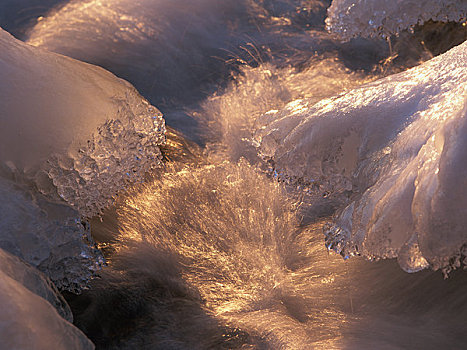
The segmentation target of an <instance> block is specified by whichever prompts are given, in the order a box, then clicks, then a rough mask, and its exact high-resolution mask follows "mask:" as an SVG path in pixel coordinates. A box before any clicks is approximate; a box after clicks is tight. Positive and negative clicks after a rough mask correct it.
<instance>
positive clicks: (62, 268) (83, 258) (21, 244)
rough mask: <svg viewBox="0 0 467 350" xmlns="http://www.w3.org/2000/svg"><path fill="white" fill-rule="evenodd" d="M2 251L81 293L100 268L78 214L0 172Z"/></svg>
mask: <svg viewBox="0 0 467 350" xmlns="http://www.w3.org/2000/svg"><path fill="white" fill-rule="evenodd" d="M0 196H1V198H2V201H0V248H3V249H4V250H6V251H8V252H10V253H12V254H14V255H16V256H18V257H20V258H21V259H23V260H25V261H26V262H28V263H29V264H31V265H33V266H35V267H37V268H38V269H39V270H41V271H42V272H44V273H45V274H46V275H48V276H49V277H50V278H51V279H52V280H53V281H54V283H55V284H56V285H57V287H59V288H61V289H67V290H69V291H72V292H79V291H80V290H81V289H82V288H83V287H84V286H86V283H87V281H88V280H89V279H90V277H91V276H92V275H93V273H94V271H95V270H96V269H98V268H99V265H100V261H101V255H100V253H99V251H98V250H97V249H95V248H93V244H92V238H91V235H90V232H89V229H86V227H84V226H83V225H82V223H81V221H80V220H79V213H78V212H76V211H75V210H73V209H71V208H69V207H68V206H67V205H65V204H64V203H61V204H60V203H53V202H50V201H48V200H47V198H45V197H44V196H43V195H41V194H39V193H37V192H36V191H34V189H32V188H30V186H27V185H26V184H24V183H23V184H20V183H18V182H16V181H13V179H11V178H10V179H8V176H7V173H6V171H4V172H3V173H2V172H0Z"/></svg>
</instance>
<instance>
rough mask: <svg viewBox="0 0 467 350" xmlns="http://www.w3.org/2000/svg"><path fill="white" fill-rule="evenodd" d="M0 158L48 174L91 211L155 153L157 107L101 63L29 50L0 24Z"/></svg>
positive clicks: (159, 124) (43, 182) (39, 179)
mask: <svg viewBox="0 0 467 350" xmlns="http://www.w3.org/2000/svg"><path fill="white" fill-rule="evenodd" d="M0 61H1V62H2V64H1V65H0V80H1V81H2V84H1V86H0V125H1V127H0V139H1V144H0V146H1V147H0V163H2V164H6V165H7V166H8V167H9V168H10V169H11V170H12V171H14V172H16V173H19V174H24V175H25V176H26V177H27V178H30V179H34V181H35V182H36V184H37V186H38V188H39V189H40V190H41V191H43V192H45V193H46V194H48V195H50V194H51V192H52V191H53V189H51V188H48V186H47V178H48V179H50V180H52V181H53V184H54V185H55V187H56V188H57V191H58V194H59V195H60V197H61V198H63V199H64V200H66V201H67V202H68V203H69V204H71V205H72V206H73V207H74V208H75V209H77V210H79V211H80V213H81V214H83V215H86V216H90V215H93V214H96V213H97V212H99V210H101V209H102V208H103V207H105V206H106V205H108V204H109V202H110V201H111V198H112V196H113V195H115V193H116V192H117V191H118V190H119V189H121V188H122V187H123V184H124V183H125V182H126V181H134V180H137V179H138V178H139V177H140V176H142V174H144V172H145V171H147V170H149V169H150V168H151V167H153V166H157V165H158V164H159V162H160V159H161V154H160V151H159V148H158V145H160V144H161V143H163V142H164V140H165V136H164V131H165V127H164V121H163V118H162V115H161V113H160V112H159V111H158V110H157V109H156V108H155V107H153V106H151V105H150V104H149V103H148V102H147V101H146V100H145V99H143V98H142V97H141V96H139V94H138V93H137V91H136V90H135V89H134V88H133V87H132V86H131V85H130V84H128V83H127V82H125V81H123V80H121V79H118V78H117V77H115V76H114V75H113V74H111V73H110V72H107V71H105V70H104V69H102V68H99V67H96V66H92V65H89V64H85V63H82V62H78V61H76V60H73V59H70V58H68V57H64V56H61V55H57V54H53V53H50V52H47V51H44V50H42V49H38V48H34V47H32V46H30V45H27V44H24V43H22V42H20V41H18V40H15V39H14V38H13V37H12V36H11V35H9V34H8V33H7V32H5V31H3V30H0Z"/></svg>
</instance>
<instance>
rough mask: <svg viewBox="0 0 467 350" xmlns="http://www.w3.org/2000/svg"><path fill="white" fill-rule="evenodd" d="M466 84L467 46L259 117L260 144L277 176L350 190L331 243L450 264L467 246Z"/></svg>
mask: <svg viewBox="0 0 467 350" xmlns="http://www.w3.org/2000/svg"><path fill="white" fill-rule="evenodd" d="M466 86H467V42H466V43H464V44H462V45H459V46H458V47H455V48H453V49H451V50H450V51H449V52H447V53H446V54H444V55H441V56H438V57H436V58H434V59H432V60H430V61H428V62H426V63H424V64H422V65H420V66H418V67H415V68H413V69H410V70H408V71H406V72H403V73H400V74H396V75H392V76H389V77H387V78H384V79H381V80H378V81H375V82H372V83H369V84H365V85H362V86H361V87H359V88H357V89H354V90H352V91H350V92H346V93H343V94H341V95H338V96H335V97H333V98H329V99H324V100H321V101H320V102H318V103H316V104H312V105H310V104H308V101H307V100H306V99H305V100H299V101H294V102H292V103H290V104H289V105H288V106H286V107H285V108H284V109H283V110H281V111H279V112H277V113H273V114H268V115H267V117H265V118H263V119H264V121H263V123H264V124H263V125H260V126H259V128H258V131H257V132H256V136H255V137H256V142H257V143H258V144H260V147H259V151H260V154H261V155H262V156H263V157H264V158H267V159H270V160H271V161H272V162H273V164H274V166H275V171H276V173H279V174H284V176H288V177H292V178H297V179H303V180H305V181H309V182H312V183H315V184H316V186H315V187H316V188H317V189H318V190H320V191H322V192H325V191H326V192H328V193H336V194H340V195H342V196H343V197H346V198H347V197H348V196H349V195H350V202H349V204H348V206H347V207H346V208H345V209H343V210H341V212H340V213H338V215H337V216H336V218H335V221H334V224H332V225H329V226H328V228H327V230H326V234H327V246H328V247H330V248H333V249H335V250H336V251H338V252H340V253H341V254H342V255H343V256H351V255H355V254H362V255H364V256H366V257H368V258H372V259H373V258H393V257H397V256H399V263H400V265H401V266H402V267H403V268H404V269H405V270H407V271H416V270H418V269H421V268H424V267H427V266H428V264H429V265H430V266H431V267H433V268H434V269H437V268H446V267H448V266H450V265H451V262H450V259H451V258H453V257H456V256H460V255H461V252H460V249H461V248H462V246H463V245H464V243H466V242H467V230H466V229H465V228H466V227H467V221H466V217H467V216H466V215H465V213H464V208H466V207H467V202H466V199H465V198H467V193H466V189H467V186H466V185H467V184H466V182H465V181H466V180H465V179H467V167H466V166H465V164H466V163H467V162H466V161H467V152H466V150H467V139H466V136H465V135H467V109H466V107H465V106H466V97H467V87H466ZM349 192H350V194H349Z"/></svg>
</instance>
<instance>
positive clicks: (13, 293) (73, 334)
mask: <svg viewBox="0 0 467 350" xmlns="http://www.w3.org/2000/svg"><path fill="white" fill-rule="evenodd" d="M0 303H1V305H2V312H1V313H0V339H1V340H2V345H1V346H2V348H3V349H63V350H69V349H70V350H71V349H94V345H93V344H92V343H91V341H90V340H89V339H87V338H86V336H85V335H84V334H83V333H82V332H81V331H80V330H79V329H78V328H76V327H74V326H73V325H72V324H71V323H69V322H68V321H66V320H65V319H63V318H62V317H61V316H60V315H59V314H58V313H57V310H56V309H55V308H54V307H53V306H52V305H51V304H50V303H49V302H47V301H46V300H44V299H42V298H41V297H39V296H38V295H36V294H34V293H33V292H32V291H31V290H30V289H28V288H26V287H25V286H23V285H22V284H21V283H20V282H18V281H17V280H15V279H13V278H12V277H10V276H9V275H8V274H6V273H4V272H2V271H0Z"/></svg>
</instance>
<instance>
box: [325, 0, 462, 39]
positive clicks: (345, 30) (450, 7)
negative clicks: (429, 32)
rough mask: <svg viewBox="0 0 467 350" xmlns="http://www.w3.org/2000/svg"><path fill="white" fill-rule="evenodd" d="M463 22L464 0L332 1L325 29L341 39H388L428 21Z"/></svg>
mask: <svg viewBox="0 0 467 350" xmlns="http://www.w3.org/2000/svg"><path fill="white" fill-rule="evenodd" d="M466 19H467V2H466V1H465V0H424V1H419V0H393V1H385V0H334V1H333V2H332V4H331V7H330V8H329V9H328V18H327V19H326V25H327V28H328V29H329V30H330V31H332V32H335V33H338V34H339V35H340V36H341V37H342V38H345V39H350V38H352V37H355V36H377V35H383V36H389V35H392V34H397V33H399V32H400V31H401V30H403V29H407V28H410V27H413V26H415V25H417V24H422V23H424V22H426V21H428V20H434V21H442V22H447V21H453V22H460V21H465V20H466Z"/></svg>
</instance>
